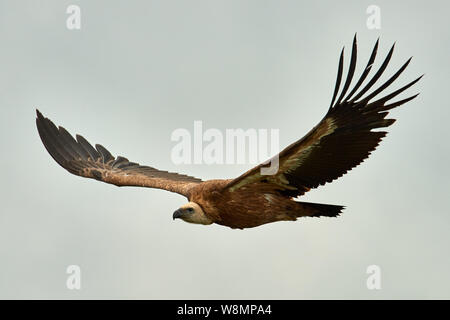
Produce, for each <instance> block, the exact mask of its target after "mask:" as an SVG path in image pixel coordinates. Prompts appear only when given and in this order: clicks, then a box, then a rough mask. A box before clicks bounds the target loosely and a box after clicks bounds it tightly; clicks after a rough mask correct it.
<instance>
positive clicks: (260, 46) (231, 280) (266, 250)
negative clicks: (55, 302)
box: [0, 0, 450, 299]
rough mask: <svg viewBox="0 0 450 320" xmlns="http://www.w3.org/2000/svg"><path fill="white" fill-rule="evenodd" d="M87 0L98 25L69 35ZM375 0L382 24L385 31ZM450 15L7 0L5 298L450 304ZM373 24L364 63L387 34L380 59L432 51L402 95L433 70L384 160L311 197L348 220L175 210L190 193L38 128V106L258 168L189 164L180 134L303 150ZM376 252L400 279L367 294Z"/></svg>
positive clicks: (82, 129)
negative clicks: (223, 217) (119, 173)
mask: <svg viewBox="0 0 450 320" xmlns="http://www.w3.org/2000/svg"><path fill="white" fill-rule="evenodd" d="M70 4H76V5H79V6H80V8H81V30H74V31H70V30H68V29H67V28H66V19H67V16H68V15H67V14H66V8H67V6H69V5H70ZM371 4H377V5H378V6H379V7H380V8H381V29H380V30H368V29H367V27H366V19H367V17H368V15H367V14H366V9H367V7H368V6H369V5H371ZM448 11H449V6H448V3H447V2H445V1H435V2H433V5H430V4H429V3H428V2H423V1H395V2H394V1H376V2H373V1H356V0H355V1H346V2H336V1H310V2H304V1H303V2H300V1H256V0H254V1H209V0H208V1H206V0H205V1H111V0H108V1H106V0H104V1H100V0H97V1H87V0H83V1H81V0H79V1H75V0H74V1H61V0H54V1H12V0H0V65H1V67H0V70H1V72H0V106H1V110H2V117H1V118H0V124H1V125H0V133H1V134H0V143H1V149H2V150H3V151H2V157H1V158H0V162H1V167H2V168H3V171H2V174H3V178H2V182H3V183H2V184H1V185H0V194H1V202H2V209H1V214H0V256H1V263H0V298H62V299H72V298H150V299H158V298H179V299H198V298H205V299H208V298H209V299H215V298H236V299H243V298H256V299H258V298H269V299H279V298H286V299H304V298H311V299H313V298H368V299H379V298H450V293H449V289H448V288H449V287H450V273H449V270H450V256H449V254H448V252H449V248H448V245H449V243H450V234H449V232H448V231H449V225H450V205H449V201H448V193H449V181H450V180H449V169H448V164H449V160H450V159H449V158H450V156H449V155H450V152H449V147H448V141H449V138H450V136H449V130H448V119H449V118H450V106H449V105H448V102H447V101H448V98H447V93H448V75H449V71H450V70H449V66H450V65H449V61H448V60H449V59H448V56H449V49H450V46H449V45H450V44H449V40H450V30H449V28H448ZM355 32H357V33H358V41H359V53H360V55H359V62H360V64H359V68H361V67H362V65H363V64H365V62H366V61H367V59H368V57H369V54H370V49H371V48H372V46H373V44H374V42H375V40H376V38H377V37H378V36H381V43H380V50H379V54H380V55H379V57H378V59H377V62H378V63H379V62H380V60H381V58H382V57H384V55H385V54H386V53H387V51H388V50H389V47H390V45H391V44H392V43H393V42H394V41H396V42H397V46H396V50H395V52H394V56H393V59H392V61H391V66H390V68H389V69H388V70H389V72H388V73H387V75H389V74H392V73H393V72H395V71H396V69H397V68H399V67H400V66H401V64H402V63H403V62H404V61H406V59H407V58H409V57H410V56H411V55H412V56H414V59H413V61H412V63H411V65H410V66H409V68H408V69H407V71H406V72H405V73H404V74H403V75H402V76H401V78H400V79H399V81H398V82H397V87H398V86H400V85H401V84H405V83H407V82H408V81H411V80H413V79H415V78H416V77H417V76H418V75H420V74H422V73H425V74H426V76H425V78H424V79H423V80H422V81H421V82H420V83H419V84H418V85H416V86H414V87H413V88H411V89H410V90H408V94H414V93H416V92H421V95H420V96H419V98H417V99H416V100H414V101H413V102H411V103H408V104H407V105H405V106H404V107H401V108H399V109H398V110H395V111H394V112H392V115H393V116H394V117H395V118H396V119H398V121H397V122H396V123H395V124H394V125H393V126H392V127H390V128H389V131H390V134H389V135H388V137H387V138H386V139H385V141H384V143H382V144H381V146H380V147H379V148H378V149H377V151H376V152H375V153H374V154H373V155H372V156H371V158H370V159H369V160H367V161H366V162H364V163H363V165H361V166H359V167H358V168H357V169H355V170H353V171H352V172H351V173H349V174H347V175H346V176H344V177H343V178H341V179H339V180H338V181H336V182H334V183H333V184H329V185H327V186H325V187H321V188H320V189H317V190H314V191H311V192H310V193H308V194H307V195H306V196H305V197H304V198H303V199H304V200H306V201H314V202H322V203H331V204H341V205H345V206H347V209H346V210H345V212H344V214H343V216H341V217H340V218H338V219H326V218H324V219H303V220H300V221H298V222H295V223H291V222H285V223H274V224H268V225H264V226H262V227H259V228H255V229H248V230H244V231H241V230H231V229H229V228H225V227H221V226H218V225H212V226H208V227H205V226H198V225H190V224H186V223H183V222H182V221H175V222H174V221H172V212H173V211H174V210H175V209H176V208H178V207H179V206H180V205H181V204H183V203H184V202H185V198H183V197H181V196H179V195H177V194H173V193H168V192H165V191H160V190H151V189H139V188H128V189H127V188H125V189H123V188H122V189H120V188H117V187H114V186H110V185H106V184H103V183H99V182H96V181H93V180H88V179H82V178H79V177H75V176H73V175H70V174H69V173H67V172H66V171H65V170H63V169H62V168H61V167H59V166H58V165H57V164H56V162H54V161H53V159H51V157H50V156H49V154H48V153H47V151H46V150H45V149H44V147H43V145H42V143H41V141H40V139H39V136H38V134H37V130H36V127H35V123H34V121H35V108H36V107H38V108H39V109H40V110H41V111H42V112H43V113H44V115H46V116H48V117H50V118H51V119H52V120H53V121H54V122H55V123H56V124H58V125H63V126H64V127H65V128H67V129H68V130H69V131H70V132H71V133H80V134H82V135H83V136H85V137H86V138H87V139H88V140H89V141H91V142H92V143H101V144H103V145H104V146H106V147H107V148H108V149H109V150H110V151H111V152H112V153H113V154H115V155H117V154H121V155H124V156H126V157H128V158H129V159H130V160H133V161H137V162H140V163H142V164H147V165H151V166H154V167H157V168H161V169H165V170H170V171H180V172H185V173H187V174H191V175H194V176H198V177H201V178H203V179H211V178H232V177H236V176H238V175H239V174H241V173H242V172H243V171H245V170H247V169H249V168H250V167H251V166H250V165H209V166H208V165H181V166H177V165H175V164H173V163H172V162H171V160H170V151H171V149H172V147H173V146H174V142H172V141H170V135H171V133H172V132H173V130H174V129H176V128H187V129H192V126H193V121H194V120H202V121H203V124H204V126H206V127H208V128H218V129H220V130H225V129H227V128H244V129H245V128H267V129H270V128H277V129H280V142H281V147H284V146H286V145H288V144H290V143H292V142H293V141H295V140H297V139H298V138H300V137H301V136H303V135H304V134H305V133H306V132H307V131H308V130H309V129H310V128H312V127H313V126H314V125H315V124H316V123H317V122H318V121H319V120H320V119H321V117H322V116H323V115H324V113H325V112H326V109H327V107H328V104H329V101H330V99H331V95H332V90H333V86H334V81H335V76H336V70H337V63H338V57H339V52H340V50H341V47H342V46H343V45H345V46H346V48H350V45H351V41H352V37H353V35H354V33H355ZM348 54H349V52H348V51H347V55H346V58H347V59H348ZM346 61H347V60H346ZM358 70H361V69H358ZM408 94H406V95H404V97H406V96H408ZM372 264H375V265H378V266H380V267H381V271H382V289H381V290H376V291H370V290H368V289H367V288H366V279H367V276H368V275H367V274H366V268H367V266H369V265H372ZM69 265H79V266H80V267H81V270H82V288H81V290H79V291H77V290H68V289H67V288H66V278H67V274H66V273H65V270H66V267H67V266H69Z"/></svg>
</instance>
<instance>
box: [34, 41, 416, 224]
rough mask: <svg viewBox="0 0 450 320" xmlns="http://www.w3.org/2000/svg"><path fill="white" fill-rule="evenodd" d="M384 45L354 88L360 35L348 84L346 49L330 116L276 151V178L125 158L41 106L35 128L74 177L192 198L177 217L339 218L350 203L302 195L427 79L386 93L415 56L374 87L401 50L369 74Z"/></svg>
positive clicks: (328, 178)
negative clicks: (193, 171)
mask: <svg viewBox="0 0 450 320" xmlns="http://www.w3.org/2000/svg"><path fill="white" fill-rule="evenodd" d="M378 42H379V41H378V40H377V41H376V43H375V46H374V48H373V50H372V53H371V55H370V57H369V60H368V62H367V65H366V67H365V68H364V69H363V70H362V72H361V75H360V76H359V78H358V79H357V80H356V81H354V82H356V83H355V84H354V85H353V86H351V84H352V80H353V76H354V73H355V68H356V57H357V46H356V36H355V38H354V40H353V45H352V52H351V57H350V63H349V67H348V71H347V76H346V77H345V81H343V85H342V87H341V80H342V79H343V68H344V67H343V66H344V49H342V52H341V55H340V59H339V67H338V72H337V80H336V85H335V89H334V93H333V97H332V100H331V104H330V107H329V108H328V111H327V113H326V114H325V116H324V117H323V119H322V120H321V121H320V122H319V123H318V124H317V125H316V126H315V127H314V128H312V130H311V131H309V132H308V133H307V134H306V135H305V136H304V137H303V138H301V139H300V140H298V141H296V142H294V143H292V144H291V145H289V146H288V147H286V148H285V149H284V150H283V151H281V152H280V153H279V154H278V155H276V156H275V157H278V164H279V167H278V171H277V172H276V173H275V174H271V175H265V174H262V172H261V168H262V167H264V166H265V163H263V164H260V165H258V166H256V167H255V168H253V169H250V170H249V171H247V172H245V173H244V174H242V175H240V176H239V177H237V178H235V179H223V180H208V181H202V180H201V179H198V178H194V177H191V176H188V175H184V174H179V173H172V172H167V171H162V170H158V169H155V168H152V167H149V166H143V165H140V164H138V163H135V162H130V161H128V159H126V158H124V157H121V156H118V157H115V156H113V155H112V154H111V153H110V152H109V151H108V150H107V149H106V148H105V147H103V146H102V145H100V144H96V145H95V148H94V147H92V145H91V144H90V143H89V142H88V141H87V140H86V139H85V138H83V137H82V136H80V135H76V137H75V138H74V137H73V136H72V135H70V133H69V132H67V131H66V129H64V128H63V127H57V126H55V125H54V124H53V122H52V121H50V120H49V119H48V118H45V117H44V116H43V115H42V114H41V113H40V112H39V111H38V110H36V111H37V119H36V125H37V129H38V131H39V135H40V137H41V140H42V142H43V143H44V146H45V148H46V149H47V151H48V152H49V153H50V155H51V156H52V157H53V159H54V160H55V161H56V162H57V163H59V164H60V165H61V166H62V167H63V168H64V169H66V170H67V171H69V172H70V173H72V174H75V175H78V176H81V177H86V178H92V179H96V180H99V181H103V182H106V183H110V184H114V185H116V186H136V187H147V188H158V189H164V190H167V191H171V192H176V193H179V194H181V195H183V196H185V197H186V198H187V199H188V201H189V202H188V203H186V204H185V205H183V206H181V207H180V208H179V209H177V210H176V211H175V212H174V213H173V219H176V218H180V219H182V220H184V221H186V222H190V223H197V224H204V225H209V224H212V223H217V224H219V225H223V226H228V227H231V228H239V229H243V228H252V227H256V226H260V225H263V224H266V223H270V222H275V221H295V220H296V219H297V218H299V217H336V216H339V214H340V213H341V212H342V210H343V208H344V207H343V206H339V205H329V204H318V203H309V202H300V201H296V200H295V198H297V197H299V196H301V195H303V194H304V193H305V192H307V191H309V190H310V189H311V188H317V187H318V186H320V185H324V184H325V183H327V182H332V181H333V180H335V179H337V178H339V177H341V176H342V175H344V174H345V173H346V172H347V171H349V170H351V169H352V168H354V167H356V166H357V165H359V164H360V163H361V162H363V161H364V159H366V158H367V157H369V155H370V153H371V152H372V151H373V150H375V148H376V147H377V146H378V144H379V143H380V141H381V140H382V138H383V137H384V136H386V134H387V132H386V131H379V130H377V131H374V130H373V129H378V128H385V127H388V126H390V125H392V124H393V123H394V121H395V120H394V119H387V118H386V116H387V115H388V113H389V110H391V109H393V108H396V107H398V106H400V105H402V104H404V103H406V102H408V101H410V100H412V99H414V98H415V97H416V96H417V94H416V95H413V96H410V97H408V98H405V99H402V100H397V101H392V99H393V98H395V97H396V96H397V95H399V94H400V93H402V92H403V91H405V90H406V89H408V88H409V87H411V86H412V85H414V84H415V83H416V82H417V81H419V79H420V78H421V77H419V78H417V79H416V80H414V81H412V82H410V83H408V84H406V85H405V86H403V87H401V88H400V89H398V90H395V91H393V92H391V93H389V94H386V95H385V94H383V96H382V97H380V94H381V93H384V91H385V90H386V89H387V88H388V87H389V86H390V85H391V84H392V83H393V82H394V81H395V80H396V79H397V78H398V77H399V76H400V74H401V73H402V72H403V71H404V70H405V69H406V67H407V66H408V64H409V62H410V60H411V58H410V59H409V60H408V61H406V63H405V64H403V66H402V67H401V68H400V69H399V70H398V71H397V72H396V73H395V74H393V75H392V76H391V77H390V78H389V79H388V80H386V81H385V82H384V83H382V84H381V85H379V86H375V83H376V82H377V80H379V78H380V77H381V76H382V74H383V73H384V71H385V69H386V67H387V66H388V64H389V61H390V60H391V57H392V53H393V50H394V45H393V46H392V48H391V49H390V51H389V53H388V54H387V56H386V58H385V59H384V61H383V63H382V64H381V66H380V67H379V68H378V70H376V71H374V74H373V76H371V77H369V74H370V73H371V71H372V68H373V64H374V61H375V56H376V54H377V50H378ZM365 80H367V81H365ZM341 88H342V89H341ZM340 89H341V90H340ZM371 89H372V90H371ZM369 90H371V92H370V93H369Z"/></svg>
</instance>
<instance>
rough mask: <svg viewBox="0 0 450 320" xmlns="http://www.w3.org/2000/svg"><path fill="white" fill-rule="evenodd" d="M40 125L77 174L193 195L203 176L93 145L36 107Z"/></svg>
mask: <svg viewBox="0 0 450 320" xmlns="http://www.w3.org/2000/svg"><path fill="white" fill-rule="evenodd" d="M36 113H37V118H36V125H37V128H38V131H39V135H40V137H41V140H42V142H43V143H44V146H45V148H46V149H47V151H48V152H49V153H50V155H51V156H52V157H53V159H55V161H56V162H58V163H59V164H60V165H61V166H62V167H63V168H64V169H66V170H67V171H69V172H70V173H73V174H75V175H77V176H81V177H86V178H92V179H96V180H99V181H103V182H106V183H111V184H114V185H116V186H136V187H148V188H158V189H164V190H168V191H172V192H176V193H179V194H182V195H184V196H186V197H189V190H190V189H191V188H192V187H194V186H195V185H197V184H198V183H200V182H201V180H200V179H197V178H194V177H190V176H187V175H182V174H178V173H172V172H167V171H161V170H158V169H155V168H152V167H147V166H141V165H139V164H138V163H134V162H130V161H128V159H126V158H124V157H121V156H118V157H117V158H116V157H114V156H112V155H111V153H110V152H109V151H108V150H106V148H104V147H103V146H101V145H99V144H96V145H95V148H94V147H92V146H91V144H90V143H89V142H87V140H86V139H84V138H83V137H82V136H80V135H77V136H76V140H75V139H74V138H73V137H72V136H71V135H70V133H69V132H67V130H66V129H64V128H63V127H59V128H57V127H56V126H55V125H54V124H53V122H52V121H50V120H49V119H48V118H44V116H43V115H42V114H41V113H40V112H39V111H38V110H36Z"/></svg>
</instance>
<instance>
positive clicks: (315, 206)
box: [297, 202, 345, 217]
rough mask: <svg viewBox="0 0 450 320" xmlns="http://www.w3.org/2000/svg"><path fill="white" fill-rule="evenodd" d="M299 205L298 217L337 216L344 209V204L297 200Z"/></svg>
mask: <svg viewBox="0 0 450 320" xmlns="http://www.w3.org/2000/svg"><path fill="white" fill-rule="evenodd" d="M297 203H298V204H299V205H301V207H302V210H301V213H300V211H299V215H298V216H299V217H304V216H306V217H337V216H339V215H340V213H342V210H344V208H345V207H344V206H336V205H332V204H321V203H311V202H297Z"/></svg>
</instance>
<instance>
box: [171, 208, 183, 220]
mask: <svg viewBox="0 0 450 320" xmlns="http://www.w3.org/2000/svg"><path fill="white" fill-rule="evenodd" d="M182 215H183V210H181V209H178V210H176V211H175V212H174V213H173V216H172V217H173V220H175V219H176V218H180V217H181V216H182Z"/></svg>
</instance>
